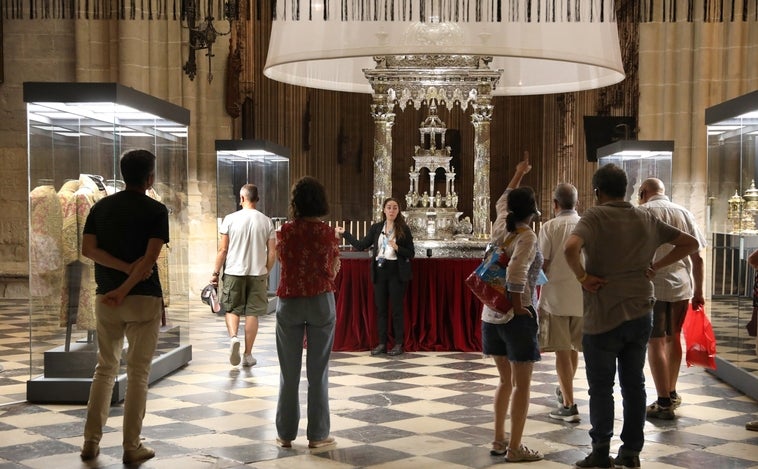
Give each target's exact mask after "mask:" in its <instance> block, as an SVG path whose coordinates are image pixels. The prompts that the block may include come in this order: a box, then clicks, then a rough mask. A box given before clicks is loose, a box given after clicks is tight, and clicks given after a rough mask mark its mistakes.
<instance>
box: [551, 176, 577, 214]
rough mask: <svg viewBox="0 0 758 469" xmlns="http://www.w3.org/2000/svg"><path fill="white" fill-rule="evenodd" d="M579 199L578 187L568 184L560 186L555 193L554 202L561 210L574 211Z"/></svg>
mask: <svg viewBox="0 0 758 469" xmlns="http://www.w3.org/2000/svg"><path fill="white" fill-rule="evenodd" d="M577 198H578V195H577V192H576V187H574V186H573V185H572V184H569V183H567V182H562V183H560V184H558V185H557V186H556V187H555V191H554V192H553V200H554V201H555V204H556V205H557V206H558V208H559V209H561V210H573V209H574V208H575V207H576V201H577Z"/></svg>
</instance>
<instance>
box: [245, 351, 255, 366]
mask: <svg viewBox="0 0 758 469" xmlns="http://www.w3.org/2000/svg"><path fill="white" fill-rule="evenodd" d="M256 363H258V360H256V359H255V357H254V356H253V354H252V353H246V354H244V356H243V357H242V366H255V364H256Z"/></svg>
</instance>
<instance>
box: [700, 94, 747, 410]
mask: <svg viewBox="0 0 758 469" xmlns="http://www.w3.org/2000/svg"><path fill="white" fill-rule="evenodd" d="M705 124H706V126H707V130H708V172H709V174H708V200H707V201H706V203H707V205H706V207H707V209H708V223H707V232H708V236H709V237H710V242H711V243H712V246H711V247H710V249H711V252H712V255H711V258H712V261H711V262H712V268H711V282H712V283H713V286H712V288H711V291H710V293H711V294H712V302H711V304H712V308H711V309H712V311H711V317H712V323H713V325H714V329H715V332H716V339H717V341H718V344H721V345H722V346H725V347H726V348H727V349H728V352H727V353H728V354H729V357H724V355H725V353H721V354H720V353H718V350H717V354H716V357H715V360H716V369H715V370H709V371H710V372H711V373H713V374H714V375H716V376H718V377H719V378H721V379H722V380H724V381H726V382H727V383H729V384H731V385H732V386H734V387H736V388H737V389H739V390H740V391H742V392H744V393H745V394H747V395H748V396H750V397H752V398H753V399H758V369H756V368H755V367H752V365H750V367H749V368H747V367H744V366H740V363H742V364H747V363H748V361H749V362H750V363H751V364H753V363H758V342H756V338H754V337H750V336H749V335H748V334H747V331H746V330H745V324H746V323H747V320H748V319H749V317H750V315H752V311H753V306H752V298H751V296H752V291H753V285H752V282H753V277H754V274H755V271H754V269H753V268H752V267H751V266H750V265H749V264H748V263H747V257H748V255H749V254H750V252H751V251H754V250H755V249H758V229H756V226H755V224H756V220H758V191H756V190H755V188H754V186H750V181H751V180H752V181H754V182H756V183H758V91H754V92H751V93H748V94H746V95H743V96H739V97H737V98H734V99H730V100H728V101H725V102H723V103H720V104H718V105H715V106H712V107H710V108H708V109H706V110H705ZM711 173H713V174H711ZM714 175H717V176H720V177H718V180H717V181H715V180H712V177H713V176H714ZM714 186H716V187H714ZM743 197H744V198H743ZM724 282H727V283H728V284H727V285H726V286H724V285H722V284H723V283H724ZM717 284H719V285H722V288H721V289H719V288H718V287H717ZM743 306H744V308H743ZM722 315H723V316H724V317H723V318H722V317H721V316H722ZM722 323H723V324H722ZM730 328H731V329H730ZM729 330H734V331H735V332H734V333H730V332H728V331H729ZM732 354H734V355H736V356H734V357H733V356H732ZM743 354H744V355H743Z"/></svg>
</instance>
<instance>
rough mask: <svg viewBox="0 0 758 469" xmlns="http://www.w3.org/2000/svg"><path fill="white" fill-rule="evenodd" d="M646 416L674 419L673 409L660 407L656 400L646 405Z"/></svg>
mask: <svg viewBox="0 0 758 469" xmlns="http://www.w3.org/2000/svg"><path fill="white" fill-rule="evenodd" d="M646 413H647V418H650V419H661V420H674V417H675V415H674V409H673V406H671V407H662V406H660V405H658V402H653V403H652V404H650V405H649V406H647V410H646Z"/></svg>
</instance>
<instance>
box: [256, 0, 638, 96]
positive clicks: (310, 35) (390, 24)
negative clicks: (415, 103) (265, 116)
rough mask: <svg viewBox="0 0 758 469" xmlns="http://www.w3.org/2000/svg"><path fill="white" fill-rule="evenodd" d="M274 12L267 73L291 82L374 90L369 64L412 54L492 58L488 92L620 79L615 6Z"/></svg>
mask: <svg viewBox="0 0 758 469" xmlns="http://www.w3.org/2000/svg"><path fill="white" fill-rule="evenodd" d="M275 15H276V16H275V18H274V21H273V25H272V31H271V41H270V45H269V52H268V58H267V62H266V66H265V69H264V73H265V75H266V76H267V77H269V78H271V79H274V80H278V81H281V82H284V83H290V84H293V85H300V86H306V87H311V88H320V89H328V90H335V91H348V92H359V93H372V86H371V85H370V84H369V83H368V81H367V80H366V75H365V74H364V71H365V70H370V69H373V68H374V67H375V66H376V64H377V63H378V62H379V60H375V59H379V58H381V57H382V56H384V57H387V56H395V57H402V56H414V55H426V56H434V55H444V56H448V57H453V58H454V57H455V56H465V57H471V56H480V57H485V58H487V59H489V58H490V57H491V58H492V60H491V61H487V60H484V61H482V63H487V62H489V67H490V68H491V69H492V70H497V71H498V72H500V73H501V75H500V79H499V81H498V83H497V85H496V87H495V88H494V89H493V92H492V94H493V95H529V94H548V93H561V92H571V91H578V90H583V89H592V88H599V87H603V86H607V85H612V84H615V83H618V82H619V81H621V80H623V79H624V71H623V65H622V61H621V53H620V49H619V41H618V32H617V26H616V22H615V11H614V6H613V1H612V0H548V1H531V0H500V1H497V2H495V1H484V0H339V1H334V0H310V1H307V2H306V1H301V0H279V2H278V3H277V5H276V13H275ZM395 62H402V61H398V60H395ZM443 62H448V63H449V62H450V59H449V58H448V59H446V60H445V61H443ZM429 73H434V70H433V69H431V70H430V72H429Z"/></svg>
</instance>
